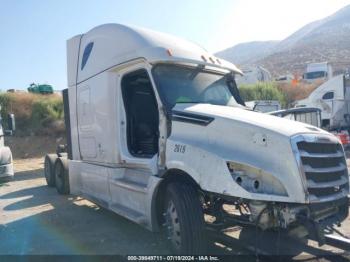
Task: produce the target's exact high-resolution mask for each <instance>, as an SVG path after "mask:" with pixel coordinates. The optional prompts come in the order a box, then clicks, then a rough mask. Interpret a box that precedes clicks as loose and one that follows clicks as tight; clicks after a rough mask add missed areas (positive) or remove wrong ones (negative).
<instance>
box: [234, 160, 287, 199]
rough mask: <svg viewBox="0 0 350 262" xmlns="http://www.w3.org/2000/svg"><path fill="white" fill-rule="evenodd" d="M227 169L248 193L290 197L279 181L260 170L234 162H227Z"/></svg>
mask: <svg viewBox="0 0 350 262" xmlns="http://www.w3.org/2000/svg"><path fill="white" fill-rule="evenodd" d="M227 168H228V169H229V171H230V173H231V176H232V178H233V180H234V181H235V182H236V183H237V184H238V185H239V186H241V187H242V188H244V189H245V190H246V191H248V192H251V193H258V194H271V195H277V196H288V193H287V191H286V189H285V187H284V186H283V185H282V183H281V182H280V181H279V179H278V178H276V177H274V176H273V175H272V174H269V173H267V172H265V171H264V170H262V169H260V168H257V167H254V166H250V165H247V164H242V163H237V162H232V161H228V162H227Z"/></svg>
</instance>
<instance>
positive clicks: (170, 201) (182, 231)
mask: <svg viewBox="0 0 350 262" xmlns="http://www.w3.org/2000/svg"><path fill="white" fill-rule="evenodd" d="M163 214H164V217H165V223H164V226H165V235H166V237H167V239H168V240H169V242H170V246H171V248H172V250H173V251H174V252H175V253H177V254H201V253H203V252H204V251H205V247H206V243H207V240H206V238H205V223H204V214H203V210H202V207H201V203H200V201H199V198H198V194H197V192H196V190H195V189H194V188H193V187H191V186H189V185H186V184H181V183H171V184H169V185H168V187H167V193H166V200H165V205H164V213H163Z"/></svg>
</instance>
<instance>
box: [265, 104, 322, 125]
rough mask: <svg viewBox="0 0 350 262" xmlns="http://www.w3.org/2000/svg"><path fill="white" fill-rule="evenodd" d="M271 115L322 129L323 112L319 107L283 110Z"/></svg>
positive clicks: (273, 112)
mask: <svg viewBox="0 0 350 262" xmlns="http://www.w3.org/2000/svg"><path fill="white" fill-rule="evenodd" d="M269 114H270V115H273V116H278V117H282V118H286V119H289V120H293V121H298V122H302V123H305V124H309V125H312V126H315V127H318V128H321V110H320V109H319V108H317V107H299V108H290V109H283V110H278V111H272V112H269Z"/></svg>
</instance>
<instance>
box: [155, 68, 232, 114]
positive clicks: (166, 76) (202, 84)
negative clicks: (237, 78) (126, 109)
mask: <svg viewBox="0 0 350 262" xmlns="http://www.w3.org/2000/svg"><path fill="white" fill-rule="evenodd" d="M153 76H154V79H155V81H156V84H157V87H158V91H159V94H160V96H161V98H162V100H163V103H165V106H166V107H167V109H171V108H173V107H174V106H175V104H177V103H206V104H214V105H225V106H237V105H238V103H237V101H236V100H235V98H234V93H233V92H234V91H233V90H232V89H233V88H232V86H230V84H231V85H232V84H235V83H234V82H233V81H234V80H233V79H232V77H231V80H230V78H229V77H228V76H226V75H223V74H219V73H214V72H212V71H207V70H205V69H203V68H199V67H187V66H179V65H169V64H159V65H156V66H155V67H154V68H153ZM230 81H231V82H230Z"/></svg>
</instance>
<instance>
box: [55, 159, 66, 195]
mask: <svg viewBox="0 0 350 262" xmlns="http://www.w3.org/2000/svg"><path fill="white" fill-rule="evenodd" d="M55 183H56V189H57V192H58V193H59V194H61V195H67V194H69V177H68V160H67V159H66V158H62V157H59V158H57V159H56V162H55Z"/></svg>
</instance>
